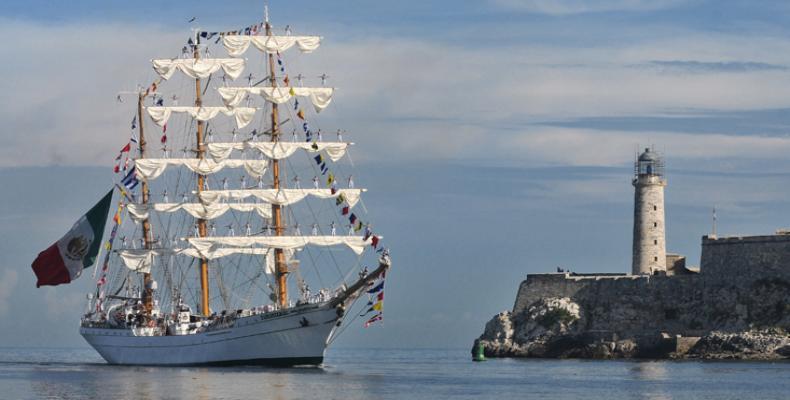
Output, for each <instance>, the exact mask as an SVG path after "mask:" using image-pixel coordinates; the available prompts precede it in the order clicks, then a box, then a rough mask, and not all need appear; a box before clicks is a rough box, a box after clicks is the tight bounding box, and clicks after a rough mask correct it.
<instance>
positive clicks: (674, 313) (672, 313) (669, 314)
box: [664, 308, 678, 320]
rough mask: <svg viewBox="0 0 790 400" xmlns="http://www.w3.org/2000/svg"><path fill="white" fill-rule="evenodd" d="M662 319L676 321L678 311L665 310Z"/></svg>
mask: <svg viewBox="0 0 790 400" xmlns="http://www.w3.org/2000/svg"><path fill="white" fill-rule="evenodd" d="M664 319H670V320H672V319H678V310H677V309H674V308H667V309H665V310H664Z"/></svg>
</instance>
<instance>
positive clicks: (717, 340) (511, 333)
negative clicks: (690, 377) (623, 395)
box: [473, 298, 790, 360]
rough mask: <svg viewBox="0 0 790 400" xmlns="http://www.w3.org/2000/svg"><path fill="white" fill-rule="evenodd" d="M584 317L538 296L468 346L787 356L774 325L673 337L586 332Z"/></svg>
mask: <svg viewBox="0 0 790 400" xmlns="http://www.w3.org/2000/svg"><path fill="white" fill-rule="evenodd" d="M583 319H584V316H583V315H582V312H581V308H580V307H579V305H578V304H576V303H575V302H573V301H572V300H571V299H570V298H545V299H541V300H539V301H537V302H535V303H534V304H532V305H531V306H530V307H527V308H526V309H525V310H523V311H522V312H521V313H518V314H516V315H514V314H513V313H511V312H510V311H505V312H502V313H500V314H497V315H496V316H495V317H494V318H492V319H491V320H490V321H489V322H488V323H487V324H486V327H485V330H484V332H483V334H482V335H481V336H480V337H479V338H478V339H477V340H475V343H474V346H473V349H474V348H476V347H477V345H478V344H482V345H483V349H484V353H485V355H486V357H535V358H590V359H620V358H651V359H710V360H786V359H790V334H788V332H787V331H785V330H784V329H782V328H778V327H773V328H767V329H749V330H744V331H738V332H724V331H717V330H711V331H708V332H702V333H701V334H700V335H699V336H680V335H674V336H673V335H670V334H667V333H664V332H651V333H624V332H613V331H600V330H599V331H596V330H588V329H584V328H583V326H584V324H583V322H584V321H583Z"/></svg>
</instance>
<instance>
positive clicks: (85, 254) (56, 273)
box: [32, 190, 113, 287]
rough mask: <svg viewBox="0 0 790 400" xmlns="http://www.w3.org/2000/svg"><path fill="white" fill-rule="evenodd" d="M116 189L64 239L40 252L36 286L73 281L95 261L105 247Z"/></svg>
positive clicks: (105, 196) (73, 227)
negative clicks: (105, 233)
mask: <svg viewBox="0 0 790 400" xmlns="http://www.w3.org/2000/svg"><path fill="white" fill-rule="evenodd" d="M112 192H113V191H112V190H110V191H109V192H107V194H106V195H104V197H103V198H102V199H101V200H99V202H98V203H96V205H95V206H93V208H91V209H90V210H89V211H88V212H87V213H86V214H85V215H83V216H82V217H81V218H80V219H79V220H78V221H77V222H76V223H74V226H72V227H71V230H69V231H68V232H67V233H66V234H65V235H64V236H63V237H62V238H60V240H58V241H57V242H55V244H53V245H52V246H49V248H47V249H46V250H44V251H42V252H41V253H39V254H38V257H36V260H35V261H33V265H32V267H33V272H35V273H36V277H37V278H38V281H37V282H36V287H41V286H44V285H51V286H55V285H60V284H61V283H69V282H71V281H72V280H74V279H77V277H79V276H80V274H82V270H83V269H85V268H88V267H90V266H92V265H93V263H94V262H95V261H96V257H97V256H98V254H99V248H100V247H101V239H102V234H103V233H104V225H105V224H106V222H107V214H108V213H109V211H110V201H111V200H112Z"/></svg>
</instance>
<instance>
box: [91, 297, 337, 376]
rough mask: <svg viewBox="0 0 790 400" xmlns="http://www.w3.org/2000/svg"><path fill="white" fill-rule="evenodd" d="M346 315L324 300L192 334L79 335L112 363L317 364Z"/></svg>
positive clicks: (125, 332)
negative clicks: (313, 304) (321, 302)
mask: <svg viewBox="0 0 790 400" xmlns="http://www.w3.org/2000/svg"><path fill="white" fill-rule="evenodd" d="M341 318H342V316H339V315H338V311H337V310H336V309H335V308H333V307H329V306H327V305H322V306H320V307H318V306H312V307H308V308H301V309H298V310H288V311H279V312H277V311H276V312H270V313H266V314H259V315H253V316H249V317H243V318H239V319H237V320H235V322H234V324H233V326H232V327H229V328H225V329H217V330H211V331H207V332H201V333H195V334H189V335H173V336H136V335H135V334H134V332H133V330H132V329H105V328H89V327H82V328H80V334H82V336H83V337H84V338H85V340H87V341H88V343H89V344H90V345H91V346H93V348H94V349H96V351H97V352H99V354H100V355H101V356H102V357H103V358H104V359H105V360H106V361H107V362H108V363H110V364H125V365H256V364H257V365H281V366H292V365H318V364H321V362H322V361H323V358H324V351H325V350H326V346H327V344H328V340H329V338H330V335H331V334H332V332H333V331H334V329H335V328H336V327H337V325H339V321H340V319H341Z"/></svg>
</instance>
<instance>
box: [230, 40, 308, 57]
mask: <svg viewBox="0 0 790 400" xmlns="http://www.w3.org/2000/svg"><path fill="white" fill-rule="evenodd" d="M250 43H252V45H253V46H255V47H256V48H258V50H260V51H265V52H267V53H279V52H283V51H285V50H288V49H290V48H291V47H293V46H294V45H296V46H297V47H298V48H299V50H300V51H301V52H302V53H311V52H312V51H313V50H315V49H317V48H318V46H319V45H320V44H321V37H320V36H247V35H226V36H223V37H222V44H223V45H224V46H225V49H226V50H228V54H229V55H230V56H231V57H238V56H240V55H242V54H244V52H246V51H247V48H249V47H250Z"/></svg>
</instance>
